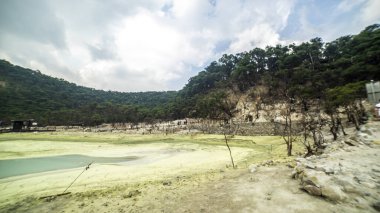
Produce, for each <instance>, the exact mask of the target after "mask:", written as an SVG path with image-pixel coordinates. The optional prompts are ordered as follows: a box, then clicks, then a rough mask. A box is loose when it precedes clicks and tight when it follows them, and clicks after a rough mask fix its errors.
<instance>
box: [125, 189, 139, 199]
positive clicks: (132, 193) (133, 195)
mask: <svg viewBox="0 0 380 213" xmlns="http://www.w3.org/2000/svg"><path fill="white" fill-rule="evenodd" d="M140 194H141V191H139V190H133V191H130V192H129V193H128V194H127V195H125V196H123V197H124V198H131V197H135V196H137V195H140Z"/></svg>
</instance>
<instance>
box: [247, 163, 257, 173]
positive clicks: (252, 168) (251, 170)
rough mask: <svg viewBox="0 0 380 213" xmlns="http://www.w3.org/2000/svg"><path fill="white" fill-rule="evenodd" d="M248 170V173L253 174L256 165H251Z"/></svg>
mask: <svg viewBox="0 0 380 213" xmlns="http://www.w3.org/2000/svg"><path fill="white" fill-rule="evenodd" d="M248 170H249V172H250V173H255V172H256V171H257V165H256V164H251V165H250V166H249V167H248Z"/></svg>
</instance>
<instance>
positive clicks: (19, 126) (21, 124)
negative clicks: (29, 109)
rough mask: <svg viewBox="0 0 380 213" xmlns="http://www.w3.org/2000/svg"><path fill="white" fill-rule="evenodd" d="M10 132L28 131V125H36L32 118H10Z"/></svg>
mask: <svg viewBox="0 0 380 213" xmlns="http://www.w3.org/2000/svg"><path fill="white" fill-rule="evenodd" d="M11 122H12V132H22V131H29V130H30V127H32V126H36V125H37V123H36V122H35V121H34V119H29V120H12V121H11Z"/></svg>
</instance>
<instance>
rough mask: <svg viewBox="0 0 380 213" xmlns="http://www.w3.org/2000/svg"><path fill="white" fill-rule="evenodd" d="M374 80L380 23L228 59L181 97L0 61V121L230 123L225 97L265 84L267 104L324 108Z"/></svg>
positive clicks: (378, 76)
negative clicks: (90, 83)
mask: <svg viewBox="0 0 380 213" xmlns="http://www.w3.org/2000/svg"><path fill="white" fill-rule="evenodd" d="M369 80H380V25H379V24H374V25H371V26H368V27H366V28H365V29H364V30H363V31H362V32H360V33H359V34H358V35H348V36H343V37H340V38H338V39H336V40H334V41H331V42H327V43H325V42H323V41H322V39H321V38H313V39H311V40H310V41H309V42H304V43H301V44H298V45H296V44H290V45H287V46H283V45H277V46H274V47H273V46H268V47H266V48H265V49H260V48H255V49H253V50H251V51H249V52H242V53H238V54H235V55H232V54H230V55H223V56H222V57H221V58H220V59H219V60H218V61H214V62H212V63H210V65H208V66H207V67H206V68H205V69H204V70H203V71H201V72H199V73H198V74H197V75H196V76H194V77H192V78H190V79H189V81H188V83H187V84H186V85H185V87H184V88H183V89H182V90H180V91H178V92H175V91H171V92H140V93H121V92H112V91H101V90H95V89H91V88H86V87H81V86H77V85H75V84H73V83H69V82H67V81H65V80H63V79H57V78H53V77H49V76H46V75H44V74H42V73H41V72H39V71H32V70H29V69H25V68H22V67H19V66H15V65H12V64H10V63H9V62H7V61H4V60H2V61H0V103H1V105H0V120H3V121H5V122H6V123H9V121H10V120H13V119H29V118H34V119H36V120H38V121H39V123H40V124H42V125H48V124H49V125H60V124H78V123H81V124H85V125H96V124H100V123H103V122H107V123H113V122H140V121H145V122H153V121H157V120H171V119H177V118H184V117H203V118H223V116H225V117H231V116H233V115H232V111H231V109H232V108H234V106H233V105H231V104H230V105H228V104H226V101H225V100H226V99H227V96H229V95H231V93H243V92H247V91H249V90H252V88H255V87H260V86H265V87H266V88H268V91H267V93H266V94H265V97H262V98H261V100H262V101H265V100H266V99H267V101H270V100H272V101H273V100H283V99H286V98H288V99H289V100H301V101H303V102H305V100H325V101H324V103H325V105H326V106H328V107H329V108H336V107H338V106H342V105H345V104H347V103H348V102H350V101H352V100H353V99H356V98H361V97H365V92H364V82H366V81H369ZM254 95H256V96H257V94H252V96H254ZM256 98H257V97H256ZM305 103H306V102H305ZM305 107H306V104H305Z"/></svg>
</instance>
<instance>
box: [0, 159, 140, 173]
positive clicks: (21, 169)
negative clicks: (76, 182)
mask: <svg viewBox="0 0 380 213" xmlns="http://www.w3.org/2000/svg"><path fill="white" fill-rule="evenodd" d="M137 159H139V158H138V157H135V156H126V157H93V156H86V155H59V156H50V157H37V158H22V159H10V160H0V178H6V177H12V176H18V175H25V174H31V173H39V172H47V171H54V170H61V169H71V168H78V167H83V168H85V167H86V166H87V165H88V164H89V163H91V162H94V163H122V162H127V161H133V160H137Z"/></svg>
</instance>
